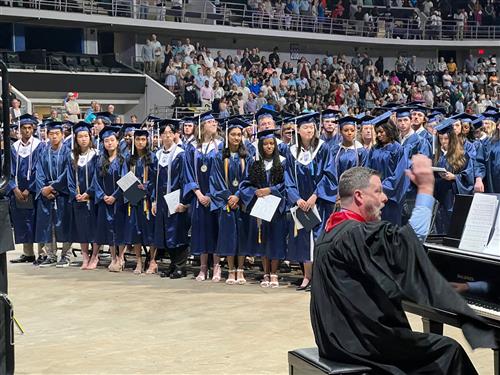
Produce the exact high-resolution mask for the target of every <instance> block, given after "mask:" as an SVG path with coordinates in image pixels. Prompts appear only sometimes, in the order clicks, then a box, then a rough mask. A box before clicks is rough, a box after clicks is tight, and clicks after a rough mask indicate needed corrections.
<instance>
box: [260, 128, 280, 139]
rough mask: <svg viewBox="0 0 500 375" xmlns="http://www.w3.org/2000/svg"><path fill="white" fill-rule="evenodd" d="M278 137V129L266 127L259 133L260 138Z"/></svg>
mask: <svg viewBox="0 0 500 375" xmlns="http://www.w3.org/2000/svg"><path fill="white" fill-rule="evenodd" d="M275 137H276V129H266V130H262V131H260V132H258V133H257V138H258V139H269V138H275Z"/></svg>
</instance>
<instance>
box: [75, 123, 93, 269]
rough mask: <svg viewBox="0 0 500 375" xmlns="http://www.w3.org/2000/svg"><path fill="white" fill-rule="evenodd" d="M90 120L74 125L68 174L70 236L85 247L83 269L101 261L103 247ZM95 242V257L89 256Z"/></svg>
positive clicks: (83, 248) (91, 267) (83, 250)
mask: <svg viewBox="0 0 500 375" xmlns="http://www.w3.org/2000/svg"><path fill="white" fill-rule="evenodd" d="M91 134H92V130H91V127H90V124H88V123H86V122H84V121H80V122H78V123H77V124H75V126H74V128H73V136H74V137H75V139H74V144H73V149H72V150H71V153H70V154H69V155H68V157H69V160H68V164H67V168H68V170H67V178H68V190H69V203H70V207H71V230H70V240H71V242H73V243H79V244H80V246H81V249H82V257H83V263H82V266H81V269H82V270H87V269H90V270H93V269H96V268H97V264H98V263H99V248H98V246H97V243H96V242H95V223H96V218H97V215H96V213H97V212H96V206H95V203H94V193H93V191H92V180H93V179H94V175H95V170H96V163H97V158H98V156H97V153H96V151H95V149H94V146H93V144H92V136H91ZM89 244H92V257H90V256H89Z"/></svg>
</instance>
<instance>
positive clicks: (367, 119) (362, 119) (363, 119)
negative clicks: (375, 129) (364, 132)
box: [356, 114, 375, 125]
mask: <svg viewBox="0 0 500 375" xmlns="http://www.w3.org/2000/svg"><path fill="white" fill-rule="evenodd" d="M356 118H357V119H358V120H359V124H361V125H365V124H369V123H370V121H371V120H373V119H374V118H375V117H373V116H371V115H365V114H363V115H361V116H356Z"/></svg>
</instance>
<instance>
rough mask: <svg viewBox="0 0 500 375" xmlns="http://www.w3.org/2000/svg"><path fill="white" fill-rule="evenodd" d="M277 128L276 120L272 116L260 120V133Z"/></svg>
mask: <svg viewBox="0 0 500 375" xmlns="http://www.w3.org/2000/svg"><path fill="white" fill-rule="evenodd" d="M275 127H276V125H275V123H274V120H273V118H272V117H270V116H266V117H263V118H261V119H259V125H258V129H259V131H262V130H268V129H274V128H275Z"/></svg>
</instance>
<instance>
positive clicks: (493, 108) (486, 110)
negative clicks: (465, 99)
mask: <svg viewBox="0 0 500 375" xmlns="http://www.w3.org/2000/svg"><path fill="white" fill-rule="evenodd" d="M484 111H485V112H498V108H497V107H493V106H492V105H489V106H487V107H486V109H485V110H484Z"/></svg>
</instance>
